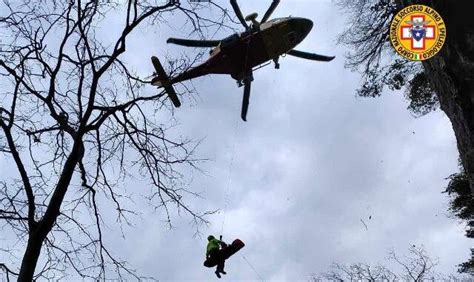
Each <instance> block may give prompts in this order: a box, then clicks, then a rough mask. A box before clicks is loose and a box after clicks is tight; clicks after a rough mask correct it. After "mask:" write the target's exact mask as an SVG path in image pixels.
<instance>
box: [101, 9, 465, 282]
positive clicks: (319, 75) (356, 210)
mask: <svg viewBox="0 0 474 282" xmlns="http://www.w3.org/2000/svg"><path fill="white" fill-rule="evenodd" d="M222 2H225V1H222ZM240 2H244V1H240ZM245 2H246V3H242V5H241V8H242V11H243V13H244V14H249V13H251V12H254V11H257V12H259V13H260V14H261V15H263V13H264V12H265V9H266V7H267V5H269V4H270V2H271V1H258V4H257V3H255V2H257V1H245ZM223 5H228V4H227V3H224V4H223ZM229 8H230V5H229ZM289 15H292V16H298V17H305V18H309V19H311V20H312V21H313V22H314V28H313V30H312V32H311V33H310V34H309V35H308V37H307V38H306V40H305V41H304V42H303V43H301V44H300V45H299V46H298V47H297V49H299V50H304V51H310V52H317V53H320V54H327V55H336V56H337V57H336V59H335V60H334V61H332V62H329V63H322V62H321V63H320V62H311V61H306V60H302V59H298V58H294V57H285V58H282V59H281V68H280V70H275V69H274V68H273V67H272V66H268V67H266V68H264V69H261V70H259V71H257V72H256V73H255V74H254V76H255V81H254V83H253V84H252V96H251V101H250V109H249V114H248V122H247V123H244V122H242V121H241V120H240V107H241V99H242V90H243V89H242V88H237V86H236V83H235V81H234V80H233V79H231V78H230V77H227V76H208V77H204V78H198V79H195V80H194V81H193V84H194V86H195V87H196V89H197V93H198V94H197V95H198V96H197V97H196V99H195V100H189V99H184V100H183V106H182V107H181V108H179V109H178V110H176V112H175V115H176V119H177V121H178V122H179V125H178V127H177V128H176V132H179V134H180V135H183V136H188V137H191V138H193V139H201V138H204V141H203V142H202V144H201V145H200V146H199V147H198V150H197V152H196V156H198V157H202V158H209V159H210V161H208V162H205V163H203V164H201V168H202V169H203V170H204V171H205V173H196V172H195V173H194V174H193V175H192V178H193V179H192V182H191V183H190V184H189V185H190V186H189V188H190V190H193V191H199V192H202V196H203V198H191V197H188V198H187V200H188V202H189V203H190V205H191V206H192V207H193V208H195V209H196V210H213V209H221V211H222V212H221V213H219V214H216V215H213V216H211V217H209V220H210V222H211V224H210V225H209V226H200V231H201V232H202V234H203V236H201V237H199V236H193V234H194V231H195V227H193V226H192V225H190V224H189V221H190V218H189V216H187V215H185V214H182V215H181V216H174V217H173V218H172V220H173V225H174V228H173V229H171V230H169V229H167V228H166V227H165V225H164V223H163V221H162V219H163V216H162V215H161V214H160V213H159V212H158V213H155V214H153V215H144V219H143V221H138V222H136V228H133V229H130V228H127V229H125V234H126V240H125V241H123V240H121V239H120V238H119V237H120V235H119V233H118V232H117V230H115V229H113V228H112V227H111V229H110V230H111V232H108V233H107V235H106V236H107V237H108V238H107V239H108V240H109V241H110V242H111V244H112V246H111V249H114V250H115V251H116V254H117V255H118V256H120V257H122V258H125V259H126V260H128V262H129V263H130V264H131V265H133V266H134V267H136V268H137V269H138V270H139V271H140V272H141V273H143V274H144V275H148V276H154V277H156V278H158V279H160V281H184V280H206V281H212V280H214V279H216V278H215V275H214V273H213V270H212V269H208V268H204V267H203V266H202V263H203V260H204V258H205V247H206V243H207V240H206V237H207V235H208V234H214V235H219V234H220V233H221V231H222V235H223V236H224V240H227V241H229V242H230V241H232V240H233V239H235V238H240V239H242V240H243V241H244V242H245V243H246V246H245V248H244V249H242V250H241V251H240V252H239V253H238V254H236V255H234V256H233V257H232V258H231V259H229V260H228V261H227V264H226V270H227V273H228V274H227V276H226V277H225V279H223V280H228V281H241V280H245V281H250V280H268V281H278V280H286V281H294V280H305V279H308V277H309V275H310V274H311V273H318V272H323V271H326V270H328V268H329V266H330V264H331V262H340V263H352V262H366V263H372V264H375V263H385V264H387V265H390V263H388V262H386V260H385V258H386V257H387V252H388V251H389V250H391V249H394V250H395V251H396V252H397V253H399V254H405V253H406V251H407V249H408V247H409V246H410V245H412V244H415V245H422V244H423V245H424V246H425V249H426V251H427V252H428V253H429V254H430V255H431V256H432V257H433V258H438V259H439V265H438V267H437V270H438V271H440V272H444V273H454V272H455V269H456V267H455V265H456V264H459V263H461V262H463V261H465V260H466V259H467V258H468V256H469V248H470V247H472V241H469V240H468V239H467V238H466V237H464V226H463V225H462V224H460V223H459V222H457V221H456V219H452V218H449V217H448V215H447V207H448V197H447V195H446V194H442V193H441V192H442V191H443V190H444V189H445V186H446V184H447V181H446V180H445V178H446V177H447V176H449V175H450V174H452V173H455V172H457V171H458V168H457V158H458V152H457V148H456V141H455V138H454V134H453V131H452V128H451V124H450V123H449V120H448V119H447V117H446V116H445V114H444V113H442V112H441V111H437V112H434V113H431V114H429V115H427V116H425V117H422V118H418V119H415V118H413V117H412V116H411V115H410V113H409V112H408V111H407V110H406V107H407V102H406V101H405V100H404V97H403V91H396V92H392V91H386V92H385V93H384V95H383V96H382V97H380V98H377V99H367V98H358V97H356V96H355V90H356V88H357V87H358V86H359V83H360V75H359V74H358V73H355V72H351V71H349V70H347V69H345V68H344V58H343V54H344V53H346V52H347V51H349V50H347V49H345V47H343V46H340V45H336V39H337V36H338V34H340V33H341V31H342V30H343V29H344V28H345V26H344V22H345V18H344V15H343V14H342V13H341V12H340V11H339V10H338V9H337V8H336V7H335V6H334V5H333V4H332V3H331V2H330V1H297V0H292V1H289V0H285V1H282V3H281V4H280V6H279V7H278V9H277V10H276V12H275V13H274V17H278V16H289ZM112 21H113V20H112ZM170 26H172V27H174V28H179V26H180V25H179V19H176V24H174V23H173V22H170ZM236 27H237V26H236ZM185 34H186V33H183V32H181V33H180V32H179V31H177V30H174V31H173V30H170V29H169V28H168V27H166V26H163V27H162V28H160V30H150V29H149V28H144V29H142V30H141V33H137V34H136V35H135V36H134V37H132V38H131V39H132V41H131V42H130V43H129V45H128V54H127V57H126V58H127V59H128V60H129V61H130V62H131V63H132V64H135V66H137V68H138V66H140V67H141V69H140V71H141V72H142V73H143V74H146V73H151V72H152V66H151V65H150V63H149V57H150V56H151V55H157V56H159V57H162V58H164V56H165V55H174V54H182V53H185V54H188V55H190V56H192V55H194V54H195V50H193V49H192V48H191V49H189V48H188V49H186V48H184V47H176V46H173V45H166V44H164V42H165V41H166V38H167V37H168V36H175V37H179V36H185ZM150 88H151V87H150ZM150 91H154V90H153V89H152V88H151V89H150ZM128 185H138V184H133V183H129V184H128ZM140 185H141V184H140ZM224 210H225V214H224V212H223V211H224ZM369 216H371V219H370V220H369ZM361 219H362V220H363V221H364V222H365V223H366V224H367V229H366V228H365V227H364V225H363V224H362V222H361ZM249 263H250V264H249Z"/></svg>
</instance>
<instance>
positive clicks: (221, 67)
mask: <svg viewBox="0 0 474 282" xmlns="http://www.w3.org/2000/svg"><path fill="white" fill-rule="evenodd" d="M279 2H280V1H279V0H274V1H273V2H272V4H271V5H270V7H269V8H268V10H267V11H266V13H265V15H264V16H263V18H262V20H261V21H260V22H258V21H257V16H258V15H257V13H253V14H250V15H248V16H247V17H245V19H244V17H243V16H242V12H241V11H240V8H239V6H238V4H237V0H230V4H231V5H232V7H233V9H234V11H235V14H236V15H237V18H238V19H239V21H240V22H241V23H242V25H243V26H244V27H245V31H244V32H242V33H235V34H233V35H231V36H229V37H226V38H224V39H222V40H192V39H179V38H169V39H168V40H167V43H172V44H177V45H182V46H187V47H203V48H213V49H212V51H211V52H210V57H209V59H207V61H205V62H203V63H202V64H200V65H198V66H196V67H193V68H191V69H189V70H187V71H185V72H183V73H181V74H179V75H177V76H175V77H172V78H170V77H168V75H167V74H166V72H165V71H164V69H163V67H162V65H161V63H160V61H159V60H158V58H157V57H152V58H151V59H152V62H153V65H154V67H155V70H156V76H155V77H154V78H153V79H152V85H155V86H158V87H163V88H165V91H166V93H167V94H168V96H169V97H170V98H171V100H172V102H173V104H174V106H175V107H179V106H181V102H180V101H179V99H178V96H177V95H176V92H175V90H174V89H173V86H172V85H173V84H174V83H177V82H181V81H184V80H188V79H192V78H196V77H199V76H203V75H207V74H230V75H231V77H232V78H234V79H235V80H237V83H238V85H239V87H240V86H242V85H243V86H244V95H243V101H242V112H241V117H242V120H244V121H246V119H247V111H248V105H249V99H250V85H251V83H252V81H253V74H252V73H253V70H254V69H255V68H256V67H258V66H260V65H262V64H264V63H265V62H267V61H270V60H273V61H274V63H275V68H277V69H278V68H279V63H278V59H279V57H280V56H281V55H284V54H288V55H291V56H295V57H299V58H303V59H309V60H314V61H323V62H328V61H331V60H332V59H334V58H335V57H332V56H323V55H319V54H313V53H307V52H303V51H298V50H295V49H293V48H294V47H295V46H296V45H298V44H299V43H300V42H301V41H303V39H304V38H305V37H306V36H307V35H308V33H309V32H310V31H311V29H312V27H313V22H312V21H311V20H309V19H305V18H298V17H285V18H275V19H272V20H268V19H269V18H270V16H271V14H272V13H273V11H274V10H275V9H276V7H277V6H278V4H279ZM247 22H250V24H247Z"/></svg>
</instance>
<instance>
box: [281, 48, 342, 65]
mask: <svg viewBox="0 0 474 282" xmlns="http://www.w3.org/2000/svg"><path fill="white" fill-rule="evenodd" d="M287 54H288V55H291V56H295V57H298V58H302V59H308V60H313V61H322V62H329V61H332V60H333V59H334V58H336V57H335V56H324V55H319V54H314V53H308V52H303V51H298V50H295V49H293V50H290V51H289V52H288V53H287Z"/></svg>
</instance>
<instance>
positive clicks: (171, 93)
mask: <svg viewBox="0 0 474 282" xmlns="http://www.w3.org/2000/svg"><path fill="white" fill-rule="evenodd" d="M151 62H152V63H153V66H154V67H155V71H156V74H157V76H156V77H154V78H153V79H152V80H151V84H152V85H154V86H158V87H163V88H164V89H165V91H166V94H168V97H170V99H171V101H172V102H173V105H174V106H175V107H176V108H179V107H180V106H181V102H180V101H179V99H178V95H177V94H176V91H175V90H174V88H173V85H172V83H171V80H170V78H169V76H168V75H167V74H166V72H165V70H164V69H163V66H162V65H161V63H160V60H158V58H157V57H155V56H153V57H151Z"/></svg>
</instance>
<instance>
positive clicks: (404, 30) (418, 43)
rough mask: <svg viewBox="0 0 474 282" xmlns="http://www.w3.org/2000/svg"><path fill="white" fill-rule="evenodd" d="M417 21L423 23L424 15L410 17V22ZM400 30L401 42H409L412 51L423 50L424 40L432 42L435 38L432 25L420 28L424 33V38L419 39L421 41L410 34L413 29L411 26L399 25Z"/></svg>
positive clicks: (424, 25)
mask: <svg viewBox="0 0 474 282" xmlns="http://www.w3.org/2000/svg"><path fill="white" fill-rule="evenodd" d="M417 21H418V22H425V15H412V16H411V22H417ZM400 28H401V32H400V35H401V36H400V38H401V40H410V41H411V49H412V50H424V49H425V40H433V39H435V37H436V36H435V26H434V25H426V24H423V26H422V28H423V30H421V31H422V32H423V33H424V36H423V37H422V38H421V40H416V39H415V38H414V37H413V34H412V29H413V28H414V26H413V25H401V26H400ZM415 32H416V31H415Z"/></svg>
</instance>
